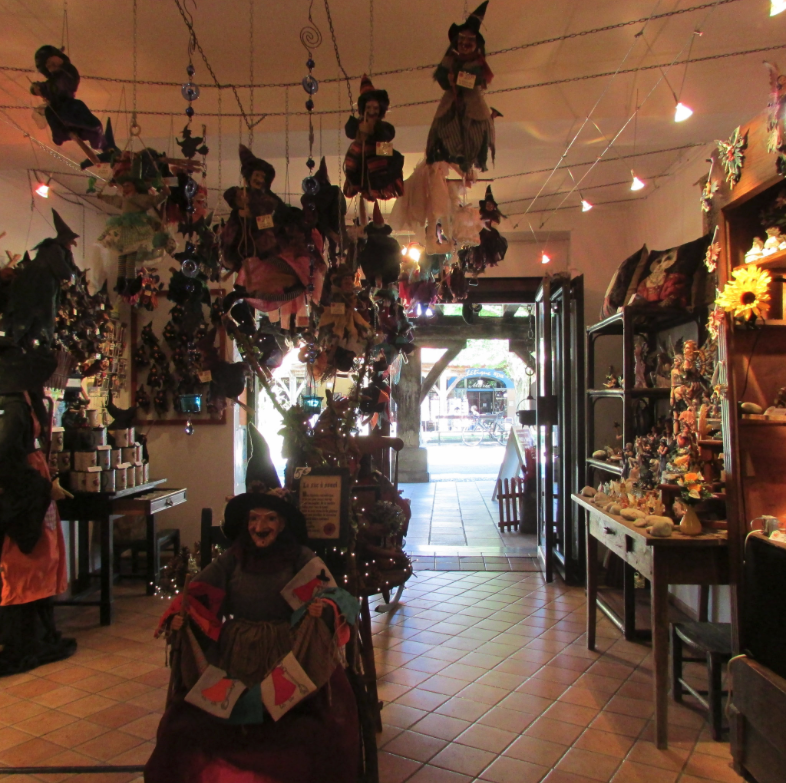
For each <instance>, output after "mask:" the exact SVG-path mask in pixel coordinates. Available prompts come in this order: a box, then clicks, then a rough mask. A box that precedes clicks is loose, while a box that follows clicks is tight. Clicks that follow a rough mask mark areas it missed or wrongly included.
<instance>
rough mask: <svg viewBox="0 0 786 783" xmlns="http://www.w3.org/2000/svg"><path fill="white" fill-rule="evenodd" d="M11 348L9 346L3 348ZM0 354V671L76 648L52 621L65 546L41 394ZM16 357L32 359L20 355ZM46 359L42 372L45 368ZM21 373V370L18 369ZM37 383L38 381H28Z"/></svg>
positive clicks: (62, 582) (63, 578) (63, 584)
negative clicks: (44, 445)
mask: <svg viewBox="0 0 786 783" xmlns="http://www.w3.org/2000/svg"><path fill="white" fill-rule="evenodd" d="M11 350H13V349H11ZM9 358H10V352H8V351H4V355H3V357H2V359H0V374H2V376H3V378H2V380H0V410H2V415H0V475H2V478H0V484H2V486H3V497H2V502H0V522H2V528H1V529H2V531H3V533H4V534H5V535H4V536H3V538H2V549H1V550H0V576H1V577H2V593H1V594H0V676H1V675H6V674H14V673H17V672H21V671H27V670H29V669H32V668H35V667H36V666H40V665H42V664H44V663H49V662H52V661H56V660H60V659H62V658H66V657H68V656H69V655H72V654H73V653H74V652H75V650H76V642H75V641H74V640H73V639H63V638H62V637H61V636H60V634H59V633H58V632H57V630H56V628H55V623H54V605H53V603H52V599H53V597H54V596H56V595H58V594H60V593H62V592H64V591H65V590H66V588H67V587H68V578H67V572H66V549H65V541H64V539H63V532H62V530H61V528H60V516H59V514H58V511H57V505H56V503H55V501H54V500H52V497H51V493H52V484H51V482H50V474H49V466H48V464H47V459H46V457H45V456H44V453H43V452H42V451H41V449H40V446H39V442H38V439H39V438H40V437H41V434H42V425H41V422H42V421H45V420H46V408H45V407H44V405H43V402H42V396H41V395H40V393H39V394H36V393H34V392H33V391H30V392H28V391H22V389H24V388H26V387H27V388H32V387H31V386H30V384H28V383H25V382H22V383H20V384H19V385H15V379H16V378H17V377H18V375H19V373H18V365H17V367H9V366H7V363H8V361H9ZM19 358H20V360H21V361H33V360H32V359H31V358H30V354H29V353H28V354H27V355H24V354H21V356H20V357H19ZM53 366H54V363H53V364H52V365H51V366H49V367H48V369H45V370H44V373H43V376H44V377H48V375H49V374H51V370H52V369H53ZM23 372H27V371H23ZM36 385H37V386H38V387H39V388H40V385H41V381H40V380H39V381H38V382H37V384H36Z"/></svg>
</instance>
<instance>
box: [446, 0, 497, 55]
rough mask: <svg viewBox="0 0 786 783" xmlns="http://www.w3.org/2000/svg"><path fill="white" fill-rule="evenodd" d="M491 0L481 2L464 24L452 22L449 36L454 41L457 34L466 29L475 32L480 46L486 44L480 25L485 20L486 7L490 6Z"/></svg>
mask: <svg viewBox="0 0 786 783" xmlns="http://www.w3.org/2000/svg"><path fill="white" fill-rule="evenodd" d="M488 4H489V0H485V2H483V3H481V4H480V5H479V6H478V7H477V8H476V9H475V10H474V11H473V12H472V13H471V14H470V15H469V16H468V17H467V19H466V21H465V22H463V23H462V24H452V25H451V26H450V30H448V38H450V40H451V41H452V40H453V39H454V38H456V36H457V35H458V34H459V33H460V32H462V31H463V30H466V31H468V32H470V33H475V35H476V36H477V37H478V46H484V45H485V43H486V41H485V40H484V38H483V36H482V35H481V34H480V25H481V24H482V22H483V17H484V16H485V15H486V8H487V7H488Z"/></svg>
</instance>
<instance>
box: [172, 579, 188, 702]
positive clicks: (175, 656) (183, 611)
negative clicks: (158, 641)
mask: <svg viewBox="0 0 786 783" xmlns="http://www.w3.org/2000/svg"><path fill="white" fill-rule="evenodd" d="M192 576H193V574H186V581H185V584H184V585H183V601H182V602H181V604H180V612H179V613H178V617H180V618H182V620H183V623H184V625H183V626H182V627H181V629H180V631H177V632H175V633H174V634H172V635H171V636H170V637H169V640H168V642H169V644H170V645H171V647H172V651H171V652H170V653H169V668H170V669H171V670H172V675H171V676H170V678H169V687H168V688H167V693H166V703H167V706H169V704H170V703H171V702H172V699H173V698H174V695H175V671H177V672H179V671H180V656H181V655H182V650H181V646H182V644H183V638H184V636H185V622H186V616H187V615H188V585H189V584H190V582H191V577H192ZM176 664H177V667H176Z"/></svg>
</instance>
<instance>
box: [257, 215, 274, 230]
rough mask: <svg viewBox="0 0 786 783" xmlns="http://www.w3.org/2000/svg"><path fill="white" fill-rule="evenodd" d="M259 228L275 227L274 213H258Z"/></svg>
mask: <svg viewBox="0 0 786 783" xmlns="http://www.w3.org/2000/svg"><path fill="white" fill-rule="evenodd" d="M257 228H258V229H265V228H273V216H272V215H258V216H257Z"/></svg>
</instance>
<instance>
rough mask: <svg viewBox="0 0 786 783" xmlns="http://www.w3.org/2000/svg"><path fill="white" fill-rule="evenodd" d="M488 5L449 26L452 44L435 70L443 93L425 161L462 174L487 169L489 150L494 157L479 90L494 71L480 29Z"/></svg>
mask: <svg viewBox="0 0 786 783" xmlns="http://www.w3.org/2000/svg"><path fill="white" fill-rule="evenodd" d="M487 6H488V0H486V2H484V3H482V4H481V5H479V6H478V7H477V8H476V9H475V10H474V11H473V12H472V13H471V14H470V16H469V17H468V18H467V20H466V21H465V22H464V23H463V24H452V25H451V26H450V30H449V31H448V37H449V38H450V46H449V47H448V50H447V52H446V53H445V56H444V57H443V58H442V62H441V63H440V64H439V65H438V66H437V70H436V71H435V72H434V79H435V81H437V82H438V83H439V86H440V87H442V89H443V90H444V91H445V92H444V94H443V96H442V100H441V101H440V104H439V106H438V107H437V113H436V115H435V116H434V120H433V122H432V123H431V130H430V131H429V134H428V141H427V143H426V162H427V163H436V162H437V161H447V162H448V163H450V164H452V165H454V166H456V167H457V168H458V169H459V170H460V171H461V173H462V174H463V175H464V177H465V178H471V177H472V169H473V168H477V169H480V171H486V169H487V168H488V167H487V162H488V154H489V150H490V151H491V157H492V160H493V158H494V114H493V113H492V110H491V109H489V107H488V105H487V104H486V99H485V98H484V95H483V93H484V92H485V90H486V88H487V87H488V86H489V84H490V83H491V80H492V78H493V77H494V74H493V73H492V72H491V69H490V68H489V66H488V64H487V63H486V56H485V54H486V50H485V47H486V42H485V40H484V39H483V36H482V35H481V34H480V25H481V23H482V22H483V17H484V16H485V13H486V7H487Z"/></svg>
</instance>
